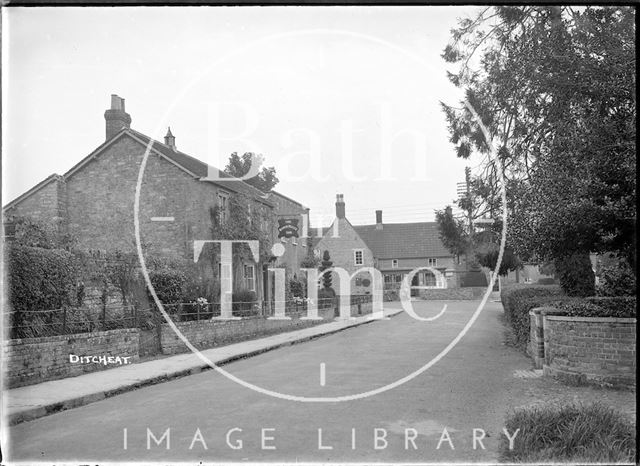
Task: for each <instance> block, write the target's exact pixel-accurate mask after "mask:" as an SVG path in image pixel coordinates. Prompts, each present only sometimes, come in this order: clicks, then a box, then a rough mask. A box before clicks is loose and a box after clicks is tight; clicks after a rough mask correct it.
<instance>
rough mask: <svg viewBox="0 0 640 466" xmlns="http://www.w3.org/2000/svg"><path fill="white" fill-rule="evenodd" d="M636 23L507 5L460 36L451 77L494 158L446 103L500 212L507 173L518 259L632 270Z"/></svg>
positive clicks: (612, 12)
mask: <svg viewBox="0 0 640 466" xmlns="http://www.w3.org/2000/svg"><path fill="white" fill-rule="evenodd" d="M634 21H635V17H634V10H633V8H631V7H624V6H611V7H570V6H566V7H560V6H522V7H520V6H503V7H490V8H486V9H484V10H483V11H482V12H481V13H480V14H479V15H478V16H477V17H476V18H475V19H464V20H462V21H460V23H459V25H458V27H457V28H456V29H454V30H452V33H451V42H450V44H448V45H447V47H446V48H445V50H444V53H443V55H442V56H443V58H444V59H445V60H446V61H447V62H448V63H450V64H451V65H452V66H454V67H455V69H454V71H452V72H449V73H448V76H449V79H450V80H451V82H453V83H454V84H455V85H456V86H458V87H460V88H462V89H464V91H465V97H466V101H467V102H468V103H469V104H470V105H471V106H472V107H473V109H474V110H475V112H476V113H477V115H478V117H479V118H480V119H481V120H482V123H483V124H484V125H485V127H486V128H487V130H488V132H489V136H490V138H491V139H492V141H491V143H492V144H493V146H494V147H496V148H497V154H496V155H497V160H496V159H494V158H490V157H489V155H490V150H489V145H488V142H487V141H486V140H485V137H484V133H483V131H482V129H481V127H480V125H479V123H478V121H477V118H476V117H475V116H474V115H473V113H472V112H471V111H470V110H469V108H468V107H467V106H466V105H465V104H464V103H463V104H461V105H460V106H458V107H454V106H450V105H445V104H443V105H442V107H443V110H444V113H445V117H446V119H447V122H448V125H449V132H450V135H451V136H450V140H451V142H452V143H453V144H454V146H455V152H456V155H457V156H458V157H461V158H469V157H470V156H471V155H472V154H476V155H477V156H478V157H480V158H481V160H482V163H481V166H482V167H483V169H482V170H481V172H480V174H479V175H478V176H479V177H480V179H481V182H480V183H478V185H479V186H483V185H486V186H488V187H489V189H486V190H485V191H484V192H482V190H480V189H478V190H476V191H477V193H478V194H479V195H480V197H481V198H484V200H485V201H486V202H487V204H489V205H491V206H492V207H493V205H492V202H493V201H492V200H493V199H494V198H495V192H497V191H499V188H498V187H497V186H496V185H497V183H498V179H499V177H498V176H497V175H499V174H500V170H501V171H502V175H504V177H505V179H506V189H507V193H506V194H507V199H508V200H507V202H508V206H507V208H508V211H509V217H510V218H509V231H508V233H509V239H508V244H509V245H511V246H512V247H513V248H514V251H515V252H516V253H517V254H518V255H519V256H520V257H527V256H534V257H537V258H539V259H545V260H546V259H556V258H563V257H567V256H569V255H573V254H579V253H589V252H600V251H616V252H619V253H621V254H622V255H624V256H625V257H627V259H628V260H629V262H630V263H631V264H635V219H636V217H635V204H636V193H635V191H636V187H635V163H636V158H635V124H636V117H635V26H634ZM498 161H500V162H501V164H499V163H498ZM491 187H495V189H492V188H491ZM634 269H635V266H634Z"/></svg>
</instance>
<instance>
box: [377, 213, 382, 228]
mask: <svg viewBox="0 0 640 466" xmlns="http://www.w3.org/2000/svg"><path fill="white" fill-rule="evenodd" d="M376 230H382V211H381V210H376Z"/></svg>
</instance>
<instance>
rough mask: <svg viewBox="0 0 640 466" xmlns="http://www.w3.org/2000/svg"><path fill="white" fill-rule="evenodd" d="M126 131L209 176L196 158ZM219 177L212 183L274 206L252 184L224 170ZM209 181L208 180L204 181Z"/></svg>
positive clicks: (197, 171) (201, 174)
mask: <svg viewBox="0 0 640 466" xmlns="http://www.w3.org/2000/svg"><path fill="white" fill-rule="evenodd" d="M124 131H128V132H130V133H131V134H133V135H134V136H136V137H137V138H138V139H141V140H142V141H143V142H144V144H149V143H151V147H152V149H154V150H156V151H157V152H160V153H161V154H162V155H164V156H165V157H166V158H168V159H170V160H171V161H173V162H175V163H176V164H178V165H180V166H181V167H183V168H185V169H187V170H188V171H190V172H191V173H193V174H194V175H196V176H198V177H202V178H206V176H207V175H208V171H209V168H208V165H207V164H206V163H204V162H202V161H200V160H198V159H196V158H195V157H192V156H190V155H187V154H185V153H184V152H180V151H179V150H174V149H173V148H172V147H170V146H167V145H166V144H163V143H161V142H160V141H156V140H155V139H152V138H150V137H149V136H147V135H145V134H142V133H140V132H138V131H136V130H134V129H130V128H128V129H125V130H124ZM218 173H219V175H218V177H219V178H223V179H218V180H214V181H211V183H214V184H217V185H218V186H220V187H222V188H225V189H229V190H231V191H234V192H238V193H243V194H246V195H248V196H252V197H254V198H257V199H259V200H260V201H261V202H263V203H265V204H267V205H273V204H272V203H271V202H270V201H268V200H267V197H268V195H266V194H265V193H263V192H262V191H260V190H259V189H257V188H254V187H253V186H251V185H250V184H247V183H245V182H244V181H242V180H239V179H237V178H235V177H233V176H231V175H228V174H227V173H225V172H223V171H222V170H218ZM202 181H207V180H202Z"/></svg>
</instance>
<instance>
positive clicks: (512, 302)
mask: <svg viewBox="0 0 640 466" xmlns="http://www.w3.org/2000/svg"><path fill="white" fill-rule="evenodd" d="M500 299H501V301H502V306H503V307H504V312H505V317H506V319H507V323H508V324H509V325H510V326H511V328H512V329H513V331H514V334H515V340H516V346H517V347H518V348H520V349H522V350H524V349H525V348H526V346H527V343H528V341H529V311H530V310H531V309H534V308H536V307H542V306H552V307H555V306H557V305H559V304H561V303H562V302H563V301H566V300H571V299H574V298H569V297H568V296H565V295H564V294H563V293H562V290H561V289H560V287H559V286H554V285H545V286H531V285H527V286H526V287H510V288H503V290H502V293H501V294H500Z"/></svg>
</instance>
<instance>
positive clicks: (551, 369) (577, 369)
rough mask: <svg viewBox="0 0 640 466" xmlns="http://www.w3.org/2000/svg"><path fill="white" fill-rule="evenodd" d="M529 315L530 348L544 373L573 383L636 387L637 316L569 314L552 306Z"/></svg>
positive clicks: (534, 310)
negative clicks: (635, 317)
mask: <svg viewBox="0 0 640 466" xmlns="http://www.w3.org/2000/svg"><path fill="white" fill-rule="evenodd" d="M554 311H555V312H554ZM529 316H530V319H531V340H530V347H529V351H530V354H531V356H532V357H533V359H534V362H535V363H536V367H538V368H540V367H542V369H543V371H544V375H548V376H553V377H557V378H559V379H561V380H565V381H569V382H573V383H592V384H596V385H604V386H633V387H635V385H636V319H634V318H617V317H569V316H566V315H561V314H558V311H557V310H555V309H550V308H537V309H533V310H532V311H531V312H530V313H529ZM540 324H541V325H540ZM541 343H542V345H541Z"/></svg>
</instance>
